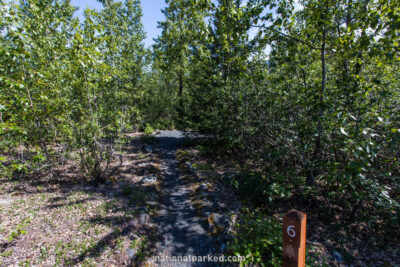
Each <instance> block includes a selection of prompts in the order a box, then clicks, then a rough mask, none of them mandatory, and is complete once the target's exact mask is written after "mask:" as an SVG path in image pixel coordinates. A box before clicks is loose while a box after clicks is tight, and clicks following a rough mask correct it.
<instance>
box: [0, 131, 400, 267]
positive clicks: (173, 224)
mask: <svg viewBox="0 0 400 267" xmlns="http://www.w3.org/2000/svg"><path fill="white" fill-rule="evenodd" d="M194 140H195V138H193V137H192V138H187V137H186V136H185V135H184V134H183V133H182V132H179V131H159V132H156V133H155V134H154V135H153V136H151V137H149V136H147V137H146V138H143V136H142V135H141V134H137V133H133V134H128V135H127V137H126V140H125V142H124V145H123V146H122V147H123V149H121V151H119V155H120V156H121V157H122V163H121V161H120V160H119V157H116V159H115V161H114V162H113V164H112V167H113V168H114V169H115V170H116V172H115V174H114V175H113V176H112V177H111V179H110V180H109V181H108V182H107V183H106V184H104V185H100V186H94V185H90V184H88V183H87V182H86V181H85V179H84V178H83V177H81V175H80V174H79V173H80V170H79V166H78V164H77V161H76V160H73V159H70V160H68V161H66V162H65V163H64V164H63V165H61V166H59V167H57V168H56V169H55V176H54V178H52V179H50V178H49V177H46V176H42V175H39V174H36V175H33V176H32V175H31V176H29V177H24V178H19V179H13V180H9V179H5V178H0V266H65V265H74V266H75V265H80V266H126V265H130V264H131V263H132V262H135V263H138V262H140V264H138V265H139V266H207V264H206V263H204V262H198V263H179V265H177V264H176V263H166V262H158V263H155V260H156V258H155V257H154V256H159V258H158V259H163V256H164V259H165V258H166V257H167V256H187V255H192V256H205V255H215V256H219V255H221V254H226V255H227V254H229V253H230V252H229V244H228V242H229V241H230V240H231V239H232V237H233V234H234V232H235V229H234V225H236V222H237V221H238V218H240V216H241V213H242V210H243V209H244V207H245V206H246V203H245V202H244V201H243V200H241V201H239V200H238V197H237V196H236V195H235V193H234V190H233V189H232V188H231V187H229V186H226V185H224V184H223V183H221V177H222V178H224V177H225V178H226V177H230V176H232V175H233V174H234V173H236V172H237V171H238V170H239V169H240V166H238V164H237V163H235V162H234V161H233V160H229V159H228V160H227V159H224V160H222V159H216V158H210V157H205V156H204V155H203V154H202V153H200V152H199V149H197V148H196V147H194V145H193V141H194ZM188 141H190V142H188ZM285 208H286V207H285ZM283 213H284V212H283V211H282V212H277V213H276V214H272V216H273V217H276V222H277V224H279V223H280V221H281V218H282V216H283ZM278 228H279V227H278ZM324 229H325V228H324V227H323V225H321V223H320V222H319V221H318V219H317V218H315V216H310V223H309V225H308V228H307V239H308V240H307V248H308V251H309V253H308V254H309V257H308V262H310V263H314V264H313V265H315V266H321V265H324V264H325V266H350V265H353V266H366V265H369V266H396V264H398V263H399V262H398V257H396V255H398V254H397V253H399V248H398V246H394V247H392V248H388V249H385V250H383V249H374V245H373V244H372V243H371V244H370V245H367V244H365V243H362V242H361V241H360V240H356V239H354V240H349V238H345V237H346V234H345V233H344V234H343V233H341V232H342V231H340V234H338V233H335V232H331V231H330V230H329V231H328V230H326V229H329V228H326V229H325V230H324ZM335 253H336V254H335ZM340 257H341V258H342V259H340ZM338 259H339V261H338ZM340 260H341V262H340ZM349 262H352V263H351V264H350V263H349ZM208 264H209V265H210V266H217V265H218V264H216V263H215V262H214V263H208ZM393 264H394V265H393Z"/></svg>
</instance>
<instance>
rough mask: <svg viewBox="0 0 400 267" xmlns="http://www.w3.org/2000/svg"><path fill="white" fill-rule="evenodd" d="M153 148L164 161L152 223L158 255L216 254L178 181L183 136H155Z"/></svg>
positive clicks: (173, 133)
mask: <svg viewBox="0 0 400 267" xmlns="http://www.w3.org/2000/svg"><path fill="white" fill-rule="evenodd" d="M155 137H156V139H157V140H158V141H157V142H156V145H155V148H156V151H157V152H158V153H159V156H160V158H161V159H162V160H163V161H164V164H165V169H164V171H163V180H162V190H163V199H162V201H161V202H162V203H161V208H160V211H159V214H158V216H157V218H155V222H156V223H157V225H158V231H159V236H160V241H159V242H158V243H157V244H156V248H157V254H158V255H161V256H162V255H164V256H166V255H167V256H189V255H195V256H206V255H212V254H213V253H214V252H215V250H214V247H215V243H214V240H213V239H212V238H211V237H210V236H209V235H208V234H207V231H206V225H204V221H203V220H202V219H201V218H200V217H198V215H197V213H196V210H195V208H194V207H193V206H192V204H191V200H190V189H189V188H188V185H187V184H186V183H185V182H184V180H183V179H182V177H181V172H180V170H179V169H178V163H177V160H176V158H175V152H176V151H177V149H179V147H180V146H181V145H182V144H183V142H184V140H185V136H184V135H183V133H182V132H180V131H161V132H159V133H158V134H157V135H156V136H155ZM158 266H216V265H215V263H214V264H213V265H212V264H206V263H195V262H190V263H183V262H181V263H172V262H169V263H167V262H163V263H158Z"/></svg>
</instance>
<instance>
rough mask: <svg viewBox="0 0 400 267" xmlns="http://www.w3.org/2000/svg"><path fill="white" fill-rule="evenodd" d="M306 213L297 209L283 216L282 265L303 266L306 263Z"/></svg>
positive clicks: (285, 266) (290, 266) (289, 266)
mask: <svg viewBox="0 0 400 267" xmlns="http://www.w3.org/2000/svg"><path fill="white" fill-rule="evenodd" d="M306 220H307V215H306V214H305V213H303V212H300V211H297V210H291V211H289V212H288V213H287V214H286V215H285V217H283V267H304V266H305V264H306Z"/></svg>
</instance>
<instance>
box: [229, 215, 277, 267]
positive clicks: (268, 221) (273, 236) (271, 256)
mask: <svg viewBox="0 0 400 267" xmlns="http://www.w3.org/2000/svg"><path fill="white" fill-rule="evenodd" d="M234 231H235V233H236V234H235V238H234V239H233V240H232V241H231V242H230V244H229V245H228V251H229V252H230V253H231V254H232V255H236V256H242V257H245V261H243V262H241V265H242V266H243V265H248V264H250V263H252V264H259V265H260V266H281V265H282V260H281V258H282V242H283V241H282V224H281V223H280V222H279V221H277V220H276V219H275V218H273V217H268V216H266V215H265V214H262V213H260V212H257V211H256V212H253V213H248V214H243V215H242V217H241V218H240V221H239V223H237V224H236V225H235V227H234Z"/></svg>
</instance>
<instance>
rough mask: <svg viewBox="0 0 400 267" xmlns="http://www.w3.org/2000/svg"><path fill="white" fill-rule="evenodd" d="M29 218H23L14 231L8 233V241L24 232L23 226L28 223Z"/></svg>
mask: <svg viewBox="0 0 400 267" xmlns="http://www.w3.org/2000/svg"><path fill="white" fill-rule="evenodd" d="M30 221H31V218H26V219H24V220H23V221H22V222H21V223H19V224H17V226H16V227H15V230H14V231H11V233H10V234H9V235H8V241H9V242H11V241H13V240H14V239H16V238H18V237H20V236H21V235H24V234H26V230H25V228H26V227H27V226H28V225H29V223H30Z"/></svg>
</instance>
